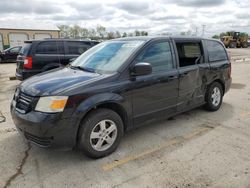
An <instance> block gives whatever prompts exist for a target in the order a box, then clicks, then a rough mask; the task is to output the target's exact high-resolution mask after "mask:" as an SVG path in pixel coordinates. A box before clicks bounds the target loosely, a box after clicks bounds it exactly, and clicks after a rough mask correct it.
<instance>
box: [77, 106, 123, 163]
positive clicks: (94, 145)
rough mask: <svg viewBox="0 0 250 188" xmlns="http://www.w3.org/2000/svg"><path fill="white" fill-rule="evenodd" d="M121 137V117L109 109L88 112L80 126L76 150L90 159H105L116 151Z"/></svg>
mask: <svg viewBox="0 0 250 188" xmlns="http://www.w3.org/2000/svg"><path fill="white" fill-rule="evenodd" d="M122 136H123V122H122V119H121V117H120V116H119V115H118V114H117V113H116V112H114V111H112V110H109V109H104V108H102V109H97V110H94V111H92V112H90V114H89V115H87V117H86V118H85V119H84V121H83V122H82V124H81V127H80V130H79V135H78V148H80V149H81V150H82V151H83V152H84V153H85V154H86V155H87V156H89V157H91V158H101V157H105V156H107V155H109V154H111V153H112V152H114V151H115V150H116V148H117V147H118V145H119V143H120V141H121V138H122Z"/></svg>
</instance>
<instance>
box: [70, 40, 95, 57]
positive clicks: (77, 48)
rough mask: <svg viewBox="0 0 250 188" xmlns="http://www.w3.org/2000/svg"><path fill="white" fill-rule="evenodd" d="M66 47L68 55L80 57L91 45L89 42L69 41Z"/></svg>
mask: <svg viewBox="0 0 250 188" xmlns="http://www.w3.org/2000/svg"><path fill="white" fill-rule="evenodd" d="M67 46H68V54H74V55H81V54H82V53H84V52H85V51H87V50H88V49H89V48H90V47H91V44H90V42H77V41H69V42H67Z"/></svg>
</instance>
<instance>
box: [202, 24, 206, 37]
mask: <svg viewBox="0 0 250 188" xmlns="http://www.w3.org/2000/svg"><path fill="white" fill-rule="evenodd" d="M205 27H206V25H202V36H203V37H204V34H205Z"/></svg>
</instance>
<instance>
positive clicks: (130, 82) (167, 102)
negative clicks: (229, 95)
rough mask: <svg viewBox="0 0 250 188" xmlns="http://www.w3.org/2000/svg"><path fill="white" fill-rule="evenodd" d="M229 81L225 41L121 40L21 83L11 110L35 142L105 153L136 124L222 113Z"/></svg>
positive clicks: (98, 154)
mask: <svg viewBox="0 0 250 188" xmlns="http://www.w3.org/2000/svg"><path fill="white" fill-rule="evenodd" d="M230 84H231V63H230V59H229V57H228V54H227V52H226V49H225V47H224V45H223V44H222V43H221V42H220V41H218V40H212V39H202V38H174V37H171V38H169V37H134V38H133V37H132V38H121V39H115V40H111V41H106V42H103V43H100V44H98V45H96V46H95V47H93V48H91V49H89V50H87V51H86V52H85V53H83V54H82V55H81V56H80V57H78V58H77V59H76V60H75V61H74V62H72V63H71V64H69V65H68V66H67V67H65V68H61V69H56V70H51V71H50V72H48V73H46V74H40V75H36V76H34V77H32V78H30V79H27V80H26V81H24V82H22V83H21V84H20V86H19V87H18V88H17V89H16V92H15V94H14V97H13V100H12V103H11V114H12V117H13V120H14V123H15V125H16V127H17V129H18V130H19V131H20V133H21V134H22V135H24V137H25V138H26V139H27V140H28V141H30V142H33V143H35V144H37V145H39V146H41V147H54V148H73V147H75V146H76V147H77V148H79V149H81V150H82V151H84V152H85V154H86V155H88V156H90V157H93V158H99V157H103V156H106V155H108V154H110V153H112V152H113V151H115V149H116V148H117V146H118V145H119V143H120V141H121V138H122V136H123V134H124V132H125V131H128V130H131V129H133V128H135V127H137V126H140V125H143V124H146V123H147V122H152V120H159V119H162V118H164V119H166V118H169V117H171V116H174V115H176V114H178V113H181V112H184V111H187V110H190V109H192V108H195V107H198V106H201V105H204V106H205V107H206V109H208V110H210V111H216V110H218V109H219V108H220V106H221V104H222V99H223V96H224V94H225V93H226V92H227V91H228V90H229V87H230Z"/></svg>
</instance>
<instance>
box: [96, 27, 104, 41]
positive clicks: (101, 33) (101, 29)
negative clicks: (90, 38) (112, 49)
mask: <svg viewBox="0 0 250 188" xmlns="http://www.w3.org/2000/svg"><path fill="white" fill-rule="evenodd" d="M96 33H97V34H98V35H99V36H100V37H101V39H104V37H105V35H106V28H105V27H103V26H101V25H98V26H97V27H96Z"/></svg>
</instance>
